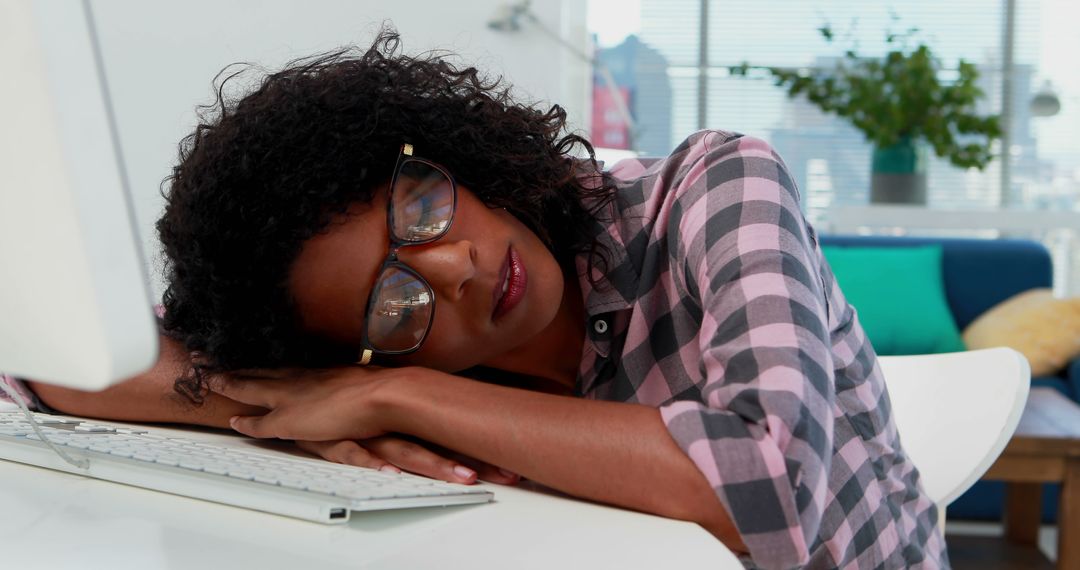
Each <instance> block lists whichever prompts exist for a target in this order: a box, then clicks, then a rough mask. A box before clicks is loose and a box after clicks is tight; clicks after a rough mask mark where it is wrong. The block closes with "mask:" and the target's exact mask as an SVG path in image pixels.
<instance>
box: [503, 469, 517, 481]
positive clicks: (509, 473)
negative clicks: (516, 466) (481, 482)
mask: <svg viewBox="0 0 1080 570" xmlns="http://www.w3.org/2000/svg"><path fill="white" fill-rule="evenodd" d="M499 473H500V474H502V476H503V477H506V478H508V479H517V477H518V474H517V473H514V472H513V471H507V470H506V469H503V468H502V467H500V468H499Z"/></svg>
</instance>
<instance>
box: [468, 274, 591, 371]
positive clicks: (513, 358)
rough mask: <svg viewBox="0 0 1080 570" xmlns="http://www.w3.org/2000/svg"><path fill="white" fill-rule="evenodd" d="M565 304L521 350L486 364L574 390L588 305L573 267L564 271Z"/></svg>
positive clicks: (563, 302) (562, 303)
mask: <svg viewBox="0 0 1080 570" xmlns="http://www.w3.org/2000/svg"><path fill="white" fill-rule="evenodd" d="M563 281H564V283H565V285H564V286H563V295H562V302H561V303H560V305H559V310H558V312H557V313H556V314H555V318H554V319H552V321H551V323H550V324H549V325H548V326H547V327H546V328H544V330H542V331H540V332H539V333H538V334H537V335H536V336H535V337H533V338H532V339H531V340H529V341H528V342H526V343H525V344H523V345H522V346H521V347H519V348H517V349H515V350H513V351H511V352H508V353H506V354H503V355H501V356H499V357H498V358H497V359H495V360H494V361H492V362H489V363H487V365H488V366H490V367H492V368H498V369H500V370H505V371H506V372H512V373H515V374H523V375H526V376H532V377H534V378H540V379H542V380H546V381H548V382H551V383H554V384H556V385H557V386H558V387H561V388H570V389H572V388H573V387H574V384H575V382H576V381H577V373H578V369H579V368H580V366H581V350H582V346H583V345H584V343H585V325H584V322H585V303H584V301H583V300H582V298H581V285H580V284H579V283H578V280H577V277H576V276H575V275H574V271H573V269H572V268H571V269H570V270H568V271H564V272H563Z"/></svg>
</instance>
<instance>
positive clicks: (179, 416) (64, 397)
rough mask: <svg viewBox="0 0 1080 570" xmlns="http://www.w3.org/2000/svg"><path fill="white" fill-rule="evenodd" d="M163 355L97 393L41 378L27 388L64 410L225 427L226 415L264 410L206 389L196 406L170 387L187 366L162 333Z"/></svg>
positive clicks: (181, 350)
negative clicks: (203, 397) (206, 393)
mask: <svg viewBox="0 0 1080 570" xmlns="http://www.w3.org/2000/svg"><path fill="white" fill-rule="evenodd" d="M160 340H161V344H160V346H161V355H160V356H159V358H158V361H157V364H155V365H154V367H153V368H151V369H150V370H148V371H146V372H145V373H143V374H140V375H139V376H136V377H133V378H131V379H130V380H127V381H125V382H122V383H120V384H117V385H115V386H113V387H111V388H108V389H106V390H102V391H101V392H84V391H81V390H72V389H70V388H62V387H59V386H53V385H50V384H43V383H40V382H34V381H31V382H30V388H31V389H32V390H33V391H34V393H35V394H37V396H38V398H40V399H41V400H42V401H43V402H44V403H45V404H46V405H48V406H49V407H51V408H54V409H56V410H58V411H60V412H63V413H65V414H71V415H74V416H82V417H92V418H102V419H111V420H124V421H138V422H167V423H184V424H195V425H204V426H212V427H223V428H227V427H228V425H229V418H230V417H232V416H235V415H241V414H256V413H262V412H263V410H262V408H257V407H254V406H248V405H245V404H240V403H238V402H234V401H233V400H230V399H228V398H225V397H223V396H220V395H218V394H214V393H210V394H208V395H207V396H206V399H205V402H204V403H203V404H202V405H195V404H194V403H192V402H189V401H188V400H187V399H186V398H184V397H183V396H181V395H179V394H177V393H176V392H175V391H174V390H173V382H174V380H175V379H176V378H178V377H180V376H181V375H182V374H183V373H184V372H185V370H186V367H187V366H188V365H189V362H190V360H189V358H188V353H187V351H186V350H184V348H183V346H182V345H181V344H180V343H178V342H177V341H175V340H173V339H170V338H168V337H165V336H161V339H160Z"/></svg>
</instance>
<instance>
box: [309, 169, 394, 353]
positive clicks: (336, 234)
mask: <svg viewBox="0 0 1080 570" xmlns="http://www.w3.org/2000/svg"><path fill="white" fill-rule="evenodd" d="M388 245H389V237H388V234H387V228H386V188H385V187H379V188H377V189H376V190H375V192H374V199H373V200H372V201H371V203H368V204H363V203H360V204H354V205H352V206H350V207H349V209H348V211H346V213H345V214H342V215H339V216H336V217H335V218H334V219H333V220H332V221H331V223H330V224H329V225H328V226H327V227H326V228H325V229H324V230H323V231H322V232H320V233H318V234H316V235H314V236H312V237H311V238H310V239H308V240H307V241H306V242H304V244H303V246H302V247H301V250H300V253H299V255H297V257H296V259H295V260H294V262H293V264H292V267H291V268H290V270H289V292H290V294H291V295H292V298H293V302H294V303H295V304H296V308H297V310H298V311H299V313H300V318H301V323H302V325H303V327H304V329H305V330H306V331H307V332H309V333H314V334H316V335H319V336H323V337H326V338H328V339H332V340H335V341H338V342H342V343H348V344H350V345H359V343H360V336H361V325H362V324H363V316H364V310H365V308H366V304H367V298H368V293H369V292H370V289H371V285H372V283H374V281H375V277H376V273H378V271H379V267H380V266H381V264H382V261H383V258H384V257H385V256H386V251H387V248H388Z"/></svg>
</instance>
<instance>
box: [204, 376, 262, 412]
mask: <svg viewBox="0 0 1080 570" xmlns="http://www.w3.org/2000/svg"><path fill="white" fill-rule="evenodd" d="M276 388H277V382H275V381H273V380H242V379H239V378H237V377H233V376H231V375H225V374H222V375H220V376H218V377H216V378H214V380H213V381H212V382H210V391H212V392H216V393H218V394H221V395H222V396H225V397H226V398H229V399H230V400H236V401H237V402H240V403H242V404H250V405H252V406H259V407H261V408H276V407H277V406H276V405H275V403H276V401H277V398H276V393H277V390H276Z"/></svg>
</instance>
